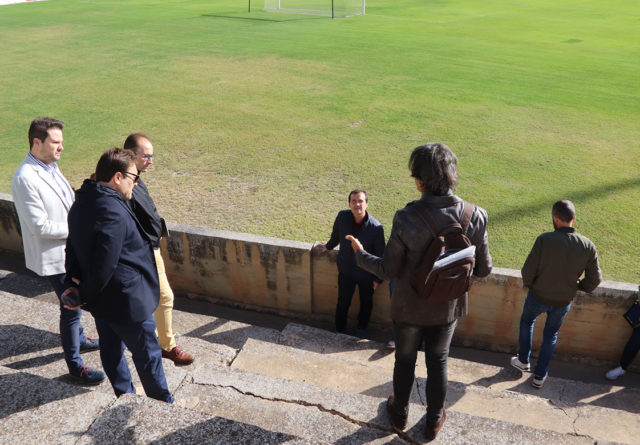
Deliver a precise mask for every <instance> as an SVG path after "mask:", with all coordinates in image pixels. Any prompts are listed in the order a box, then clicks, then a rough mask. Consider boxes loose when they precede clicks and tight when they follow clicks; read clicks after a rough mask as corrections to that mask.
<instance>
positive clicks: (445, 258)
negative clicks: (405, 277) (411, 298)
mask: <svg viewBox="0 0 640 445" xmlns="http://www.w3.org/2000/svg"><path fill="white" fill-rule="evenodd" d="M463 205H464V210H463V212H462V220H461V221H460V222H459V223H458V222H455V223H453V224H451V225H449V226H446V227H444V228H442V227H440V226H439V225H438V223H436V221H435V219H434V218H433V216H432V215H431V214H430V213H429V211H428V210H427V209H426V208H425V207H424V206H423V205H422V204H421V203H419V202H417V203H416V209H418V212H419V213H420V215H421V216H422V219H424V221H425V222H426V223H427V226H428V227H429V230H431V233H432V234H433V241H431V244H429V247H428V248H427V250H426V251H425V253H424V255H423V257H422V260H421V261H420V264H419V265H418V267H417V269H416V271H415V273H414V275H413V276H412V277H411V285H412V286H413V288H414V290H415V291H416V293H417V294H418V296H419V297H420V298H423V299H425V300H428V301H429V302H437V301H448V300H455V299H457V298H460V297H462V296H463V295H464V294H465V293H466V292H468V291H469V288H470V287H471V273H472V272H473V266H474V264H475V250H476V248H475V246H474V245H473V244H471V241H470V240H469V238H468V237H467V235H466V232H467V228H468V227H469V221H470V220H471V214H472V213H473V204H470V203H468V202H466V201H464V204H463Z"/></svg>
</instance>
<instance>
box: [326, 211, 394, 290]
mask: <svg viewBox="0 0 640 445" xmlns="http://www.w3.org/2000/svg"><path fill="white" fill-rule="evenodd" d="M354 223H355V220H354V218H353V214H352V213H351V210H341V211H340V212H338V216H336V220H335V221H334V223H333V230H332V231H331V238H330V239H329V241H328V242H327V245H326V248H327V249H328V250H331V249H333V248H334V247H336V246H337V245H338V244H340V250H339V251H338V272H340V273H342V274H347V275H350V276H351V277H352V278H354V279H365V278H371V279H374V280H376V281H378V282H382V280H381V279H380V278H378V277H376V276H375V275H374V274H371V273H369V272H367V271H365V270H363V269H361V268H360V267H358V266H357V265H356V260H355V255H354V254H353V249H352V248H351V242H350V241H349V240H347V239H345V236H347V235H353V236H355V237H356V238H358V239H359V240H360V242H361V243H362V245H363V246H364V248H365V249H366V250H367V251H368V252H371V253H373V254H374V255H382V253H383V252H384V229H383V228H382V224H380V223H379V222H378V220H377V219H375V218H374V217H373V216H371V215H370V214H369V212H367V216H366V219H365V221H364V224H363V225H362V227H361V228H360V230H357V231H356V230H354V229H355V226H354Z"/></svg>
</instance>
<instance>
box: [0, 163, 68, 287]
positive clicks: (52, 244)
mask: <svg viewBox="0 0 640 445" xmlns="http://www.w3.org/2000/svg"><path fill="white" fill-rule="evenodd" d="M60 176H62V172H60ZM61 187H64V188H65V193H67V197H68V198H67V199H65V197H64V195H63V194H62V191H61V189H60V188H61ZM11 195H12V196H13V201H14V204H15V206H16V210H17V211H18V218H19V219H20V228H21V231H22V246H23V248H24V257H25V262H26V266H27V268H29V269H31V270H32V271H34V272H35V273H37V274H38V275H43V276H48V275H56V274H61V273H65V268H64V257H65V244H66V240H67V235H68V234H69V228H68V226H67V214H68V213H69V209H70V207H71V203H72V202H73V199H74V192H73V189H72V188H71V185H69V182H68V181H67V180H66V179H64V177H62V181H60V185H58V184H57V183H56V182H55V181H54V179H53V178H52V177H51V173H49V172H47V171H46V170H45V169H44V168H42V167H41V166H40V165H38V164H37V163H36V162H35V161H34V160H33V159H31V157H30V156H29V155H27V157H26V158H25V159H24V161H23V162H22V164H20V167H18V169H17V170H16V172H15V173H14V175H13V178H12V179H11Z"/></svg>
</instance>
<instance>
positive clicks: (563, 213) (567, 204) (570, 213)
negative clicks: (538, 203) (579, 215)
mask: <svg viewBox="0 0 640 445" xmlns="http://www.w3.org/2000/svg"><path fill="white" fill-rule="evenodd" d="M551 215H552V216H555V217H557V218H558V219H559V220H560V221H564V222H566V223H568V222H571V221H573V218H575V217H576V206H574V205H573V203H572V202H571V201H569V200H568V199H561V200H560V201H557V202H556V203H555V204H554V205H553V208H552V209H551Z"/></svg>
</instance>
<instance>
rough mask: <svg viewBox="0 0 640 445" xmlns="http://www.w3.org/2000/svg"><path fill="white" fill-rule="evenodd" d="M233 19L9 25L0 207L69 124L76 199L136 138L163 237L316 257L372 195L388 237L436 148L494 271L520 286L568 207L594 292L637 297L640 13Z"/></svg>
mask: <svg viewBox="0 0 640 445" xmlns="http://www.w3.org/2000/svg"><path fill="white" fill-rule="evenodd" d="M246 8H247V3H246V2H242V1H231V0H206V1H205V0H200V1H198V0H194V1H187V0H183V1H171V0H162V1H159V0H155V1H152V0H148V1H144V0H140V1H138V0H128V1H99V0H86V1H79V0H50V1H47V2H39V3H30V4H20V5H12V6H0V62H1V63H0V65H1V66H2V68H1V69H0V77H1V81H0V137H1V141H2V142H0V147H1V153H2V158H1V159H2V161H1V165H0V191H2V192H6V193H9V190H10V185H9V184H10V178H11V175H12V174H13V171H14V170H15V168H16V167H17V166H18V164H19V163H20V162H21V160H22V159H23V157H24V155H25V154H26V152H27V150H28V143H27V136H26V132H27V128H28V125H29V122H30V121H31V119H33V118H34V117H36V116H41V115H48V116H52V117H56V118H58V119H61V120H63V121H65V123H66V124H67V127H66V129H65V146H66V150H65V152H64V153H63V159H62V162H61V166H62V169H63V171H64V172H65V174H66V176H67V177H68V178H69V179H70V181H71V182H72V184H73V185H75V186H79V185H80V183H81V181H82V179H83V178H84V177H87V176H88V174H89V173H91V172H92V171H93V169H94V167H95V163H96V161H97V159H98V157H99V155H100V154H101V153H102V151H103V150H105V149H107V148H108V147H111V146H119V145H121V144H122V143H123V141H124V138H125V136H126V135H127V134H128V133H130V132H132V131H145V132H147V133H148V134H149V135H150V136H151V137H152V139H153V141H154V146H155V149H156V154H157V158H156V166H155V168H154V169H153V170H152V171H150V172H149V173H147V174H146V175H145V181H146V182H147V184H148V185H149V188H150V189H151V192H152V195H153V196H154V198H155V199H156V201H157V204H158V207H159V209H160V212H161V213H162V214H163V215H164V216H165V217H166V218H167V219H168V220H169V221H173V222H179V223H184V224H191V225H197V226H207V227H213V228H218V229H226V230H234V231H241V232H250V233H255V234H260V235H266V236H274V237H281V238H287V239H294V240H301V241H309V242H313V241H315V240H326V239H328V237H329V234H330V231H331V226H332V223H333V219H334V217H335V215H336V212H337V211H338V210H340V209H342V208H346V205H347V194H348V192H349V190H351V189H353V188H356V187H364V188H366V189H367V190H368V191H369V197H370V211H371V213H372V214H374V215H375V216H376V217H377V218H378V219H379V220H381V222H382V223H383V224H384V225H385V228H386V231H387V233H386V234H387V236H388V233H389V230H390V229H391V221H392V218H393V214H394V212H395V210H396V209H398V208H400V207H402V206H404V205H405V203H406V202H407V201H410V200H413V199H416V198H417V197H418V195H417V192H416V190H415V187H414V185H413V180H412V179H411V178H410V177H409V172H408V170H407V160H408V156H409V153H410V152H411V149H412V148H413V147H415V146H416V145H419V144H422V143H424V142H428V141H442V142H445V143H447V144H448V145H449V146H450V147H451V148H452V149H453V151H454V152H455V153H456V154H457V155H458V159H459V166H460V172H461V179H460V186H459V188H458V193H459V194H460V195H461V196H463V197H464V198H465V199H467V200H470V201H473V202H475V203H477V204H478V205H481V206H483V207H485V208H486V209H487V210H488V212H489V215H490V227H489V230H490V242H491V250H492V253H493V256H494V263H495V265H496V266H500V267H512V268H517V269H519V268H520V267H521V266H522V263H523V262H524V259H525V257H526V255H527V253H528V251H529V249H530V247H531V245H532V244H533V241H534V239H535V237H536V236H537V235H538V234H539V233H541V232H543V231H547V230H550V229H551V216H550V209H551V205H552V204H553V202H554V201H555V200H557V199H562V198H566V199H572V200H573V201H574V202H575V203H576V206H577V209H578V222H577V224H576V226H577V227H578V229H579V230H580V231H581V232H582V233H583V234H585V235H587V236H588V237H590V238H591V239H592V240H593V241H594V242H595V243H596V245H597V247H598V250H599V253H600V257H601V263H602V266H603V270H604V274H605V278H607V279H612V280H620V281H634V282H635V281H637V280H638V279H639V276H638V275H639V274H638V272H637V271H638V268H639V267H640V259H638V258H639V257H640V237H639V236H638V229H637V226H638V221H640V205H639V202H640V173H639V170H640V157H639V156H638V152H639V148H640V143H639V142H638V141H640V45H639V42H640V26H638V24H639V23H640V4H638V3H637V2H629V1H627V0H610V1H608V2H603V1H602V0H564V1H562V2H558V1H557V0H530V1H527V2H520V1H507V0H502V1H498V0H486V1H482V2H479V1H477V0H459V1H455V2H454V1H445V0H434V1H430V0H412V1H408V0H370V1H369V2H368V4H367V15H365V16H359V17H352V18H347V19H336V20H331V19H328V18H319V17H314V16H303V15H287V14H277V13H263V12H259V11H256V12H252V13H250V14H249V13H247V9H246ZM254 8H257V3H256V2H254Z"/></svg>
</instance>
